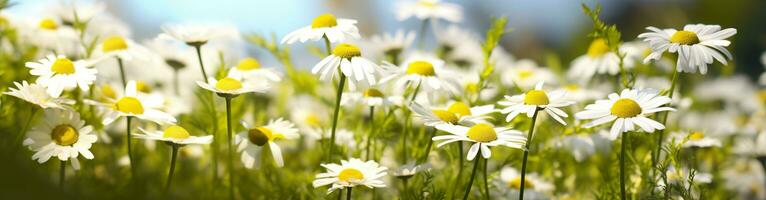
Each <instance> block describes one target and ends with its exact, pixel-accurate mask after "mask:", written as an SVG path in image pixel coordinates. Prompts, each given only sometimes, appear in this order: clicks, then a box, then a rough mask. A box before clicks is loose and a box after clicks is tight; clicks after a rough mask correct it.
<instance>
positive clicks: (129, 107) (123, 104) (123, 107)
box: [114, 97, 144, 115]
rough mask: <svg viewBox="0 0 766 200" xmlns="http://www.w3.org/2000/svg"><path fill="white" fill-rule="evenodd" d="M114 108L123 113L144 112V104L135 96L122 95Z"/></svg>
mask: <svg viewBox="0 0 766 200" xmlns="http://www.w3.org/2000/svg"><path fill="white" fill-rule="evenodd" d="M114 109H115V110H117V111H120V112H123V113H130V114H139V115H140V114H144V106H143V105H141V101H139V100H138V99H136V98H135V97H122V98H121V99H120V100H118V101H117V103H115V104H114Z"/></svg>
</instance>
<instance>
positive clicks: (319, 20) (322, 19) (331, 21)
mask: <svg viewBox="0 0 766 200" xmlns="http://www.w3.org/2000/svg"><path fill="white" fill-rule="evenodd" d="M337 25H338V20H337V19H336V18H335V15H332V14H330V13H325V14H322V15H319V16H317V17H316V18H314V21H312V22H311V28H326V27H333V26H337Z"/></svg>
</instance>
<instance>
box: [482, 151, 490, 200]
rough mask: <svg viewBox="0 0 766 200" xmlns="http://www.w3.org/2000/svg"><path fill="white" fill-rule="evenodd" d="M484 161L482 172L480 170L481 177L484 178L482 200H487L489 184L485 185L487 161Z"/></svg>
mask: <svg viewBox="0 0 766 200" xmlns="http://www.w3.org/2000/svg"><path fill="white" fill-rule="evenodd" d="M482 160H484V170H482V173H483V174H482V176H484V195H485V196H484V199H487V200H489V184H487V179H488V178H487V162H488V161H489V159H482Z"/></svg>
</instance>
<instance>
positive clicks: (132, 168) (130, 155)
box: [125, 116, 136, 176]
mask: <svg viewBox="0 0 766 200" xmlns="http://www.w3.org/2000/svg"><path fill="white" fill-rule="evenodd" d="M132 119H133V117H131V116H127V117H125V121H126V122H127V123H126V126H127V127H128V128H127V129H128V130H127V133H126V134H125V135H127V140H126V141H125V143H127V144H128V160H130V174H131V176H132V175H135V173H136V170H135V166H134V165H135V163H133V162H134V160H133V145H132V142H131V141H132V138H133V136H132V134H130V122H131V121H132Z"/></svg>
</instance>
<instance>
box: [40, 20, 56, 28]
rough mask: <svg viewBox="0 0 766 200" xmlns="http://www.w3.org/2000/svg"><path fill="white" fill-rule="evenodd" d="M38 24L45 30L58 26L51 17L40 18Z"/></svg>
mask: <svg viewBox="0 0 766 200" xmlns="http://www.w3.org/2000/svg"><path fill="white" fill-rule="evenodd" d="M38 26H39V27H40V28H41V29H45V30H56V29H58V27H59V26H58V24H56V21H53V19H51V18H45V19H43V20H40V24H38Z"/></svg>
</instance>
